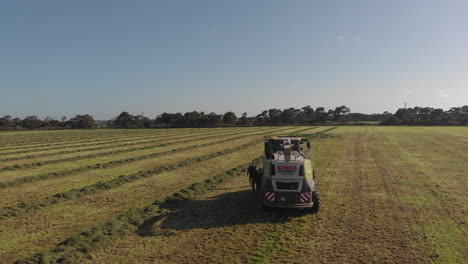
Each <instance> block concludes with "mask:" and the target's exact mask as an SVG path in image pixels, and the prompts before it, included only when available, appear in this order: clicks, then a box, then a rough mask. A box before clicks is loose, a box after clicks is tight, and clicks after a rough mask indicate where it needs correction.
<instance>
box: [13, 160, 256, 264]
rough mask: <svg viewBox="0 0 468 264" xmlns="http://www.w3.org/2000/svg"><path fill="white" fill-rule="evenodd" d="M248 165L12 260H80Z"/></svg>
mask: <svg viewBox="0 0 468 264" xmlns="http://www.w3.org/2000/svg"><path fill="white" fill-rule="evenodd" d="M259 161H260V157H257V158H256V159H254V162H257V163H258V162H259ZM249 165H250V162H247V163H243V164H241V165H239V166H237V167H234V168H232V169H230V170H227V171H225V172H224V173H220V174H217V175H215V176H214V177H208V178H207V179H205V180H202V181H199V182H195V183H192V184H191V185H189V186H188V187H185V188H182V189H180V190H179V191H177V192H175V193H173V194H172V195H168V196H166V197H165V198H160V199H158V200H155V201H154V202H153V203H152V204H150V205H147V206H144V207H142V208H133V209H130V210H128V211H126V212H124V213H122V214H120V215H118V216H117V217H115V218H114V219H112V220H110V221H108V222H105V223H103V224H101V225H99V226H97V227H94V228H91V229H89V230H87V231H85V232H81V233H79V234H77V235H75V236H72V237H70V238H68V239H66V240H65V241H63V242H61V243H59V244H58V245H57V246H56V247H55V248H53V249H51V250H49V251H44V252H41V253H38V254H34V255H33V256H31V257H27V258H24V259H20V260H18V261H17V262H16V263H48V262H61V263H63V262H70V263H72V262H80V261H84V260H85V259H86V257H88V255H89V253H90V252H91V251H93V250H96V249H99V248H102V247H106V246H108V245H110V244H112V243H114V242H115V240H116V239H118V238H121V237H124V236H125V235H129V234H133V233H135V232H137V231H138V230H139V229H140V228H141V227H142V226H143V225H144V224H145V221H148V220H149V219H151V218H153V217H157V216H159V215H161V214H162V213H164V212H166V211H167V209H162V208H164V207H168V206H170V205H171V204H174V203H175V202H177V201H182V200H188V199H192V198H194V197H196V196H198V195H200V194H203V193H205V192H207V191H208V190H209V189H211V188H215V187H216V186H218V185H219V184H220V183H223V182H225V181H227V180H229V179H230V178H232V177H235V176H238V175H241V174H244V173H245V171H246V169H247V167H248V166H249Z"/></svg>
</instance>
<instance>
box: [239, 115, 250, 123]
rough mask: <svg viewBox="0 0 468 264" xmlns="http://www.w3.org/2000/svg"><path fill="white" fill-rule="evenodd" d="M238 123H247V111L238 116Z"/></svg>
mask: <svg viewBox="0 0 468 264" xmlns="http://www.w3.org/2000/svg"><path fill="white" fill-rule="evenodd" d="M239 125H241V126H247V125H249V119H248V117H247V113H243V114H242V117H241V118H239Z"/></svg>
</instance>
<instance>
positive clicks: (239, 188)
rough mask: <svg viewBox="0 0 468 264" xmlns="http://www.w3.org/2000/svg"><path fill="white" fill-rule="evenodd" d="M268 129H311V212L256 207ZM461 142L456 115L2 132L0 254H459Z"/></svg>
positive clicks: (366, 257) (463, 242)
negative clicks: (381, 122) (396, 121)
mask: <svg viewBox="0 0 468 264" xmlns="http://www.w3.org/2000/svg"><path fill="white" fill-rule="evenodd" d="M271 135H303V136H306V137H309V138H310V139H311V140H312V142H313V148H312V153H313V162H314V167H315V172H316V176H317V182H318V188H319V191H320V194H321V208H320V211H319V212H318V213H316V214H311V213H304V212H302V211H300V210H284V209H283V210H269V211H262V210H261V209H258V207H257V202H256V196H255V194H254V193H253V192H252V191H251V190H250V187H249V185H248V181H247V176H246V173H245V170H246V168H247V167H248V165H249V164H250V163H251V162H257V163H259V161H260V160H261V157H262V154H263V140H264V138H265V136H271ZM467 150H468V128H466V127H378V126H364V127H353V126H343V127H330V126H328V127H326V126H319V127H307V126H296V127H248V128H239V127H235V128H193V129H192V128H187V129H144V130H111V129H109V130H105V129H103V130H77V131H68V130H67V131H43V132H0V263H12V262H15V261H18V262H19V263H43V262H45V263H49V262H63V263H66V262H67V261H68V262H69V263H77V262H80V263H83V262H89V263H142V262H150V263H188V262H190V263H212V262H214V263H273V262H280V263H290V262H294V263H329V262H337V263H363V262H364V263H371V262H375V263H385V262H395V263H428V262H435V263H466V262H468V240H467V239H466V238H467V237H468V233H467V221H468V219H467V218H468V217H467V205H468V195H467V194H466V186H467V185H468V183H467V178H468V151H467ZM309 155H311V154H310V153H309Z"/></svg>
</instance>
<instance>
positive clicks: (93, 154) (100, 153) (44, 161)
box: [0, 129, 260, 173]
mask: <svg viewBox="0 0 468 264" xmlns="http://www.w3.org/2000/svg"><path fill="white" fill-rule="evenodd" d="M251 131H260V130H258V129H256V130H251ZM231 134H238V133H237V132H223V133H221V134H218V136H223V135H231ZM214 136H216V135H205V134H201V135H200V137H194V136H185V137H182V138H176V139H175V140H172V139H167V140H161V141H160V140H158V141H150V142H144V143H142V144H135V145H125V146H115V147H114V146H113V147H112V148H107V147H98V148H97V150H90V151H88V150H85V151H83V152H85V153H81V151H76V153H79V154H82V155H75V152H72V153H69V154H70V155H67V154H63V155H61V156H58V157H55V159H50V158H49V157H47V156H45V157H44V158H39V160H38V161H34V162H30V163H17V164H11V162H10V163H8V162H7V163H5V162H4V163H3V164H9V165H7V166H5V167H3V168H0V173H1V172H4V171H14V170H19V169H29V168H34V167H39V166H45V165H50V164H57V163H63V162H70V161H76V160H81V159H93V158H97V157H104V156H112V155H116V154H122V153H129V152H135V151H144V150H150V149H154V148H158V147H164V146H170V145H175V144H180V143H185V142H190V141H194V140H203V139H208V138H212V137H214ZM86 152H89V153H86ZM15 162H16V161H15Z"/></svg>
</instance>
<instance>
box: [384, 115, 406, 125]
mask: <svg viewBox="0 0 468 264" xmlns="http://www.w3.org/2000/svg"><path fill="white" fill-rule="evenodd" d="M380 124H381V125H383V126H399V125H401V124H402V122H401V120H400V119H399V118H398V117H396V116H394V115H392V116H389V117H387V118H386V119H385V120H383V121H382V122H380Z"/></svg>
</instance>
